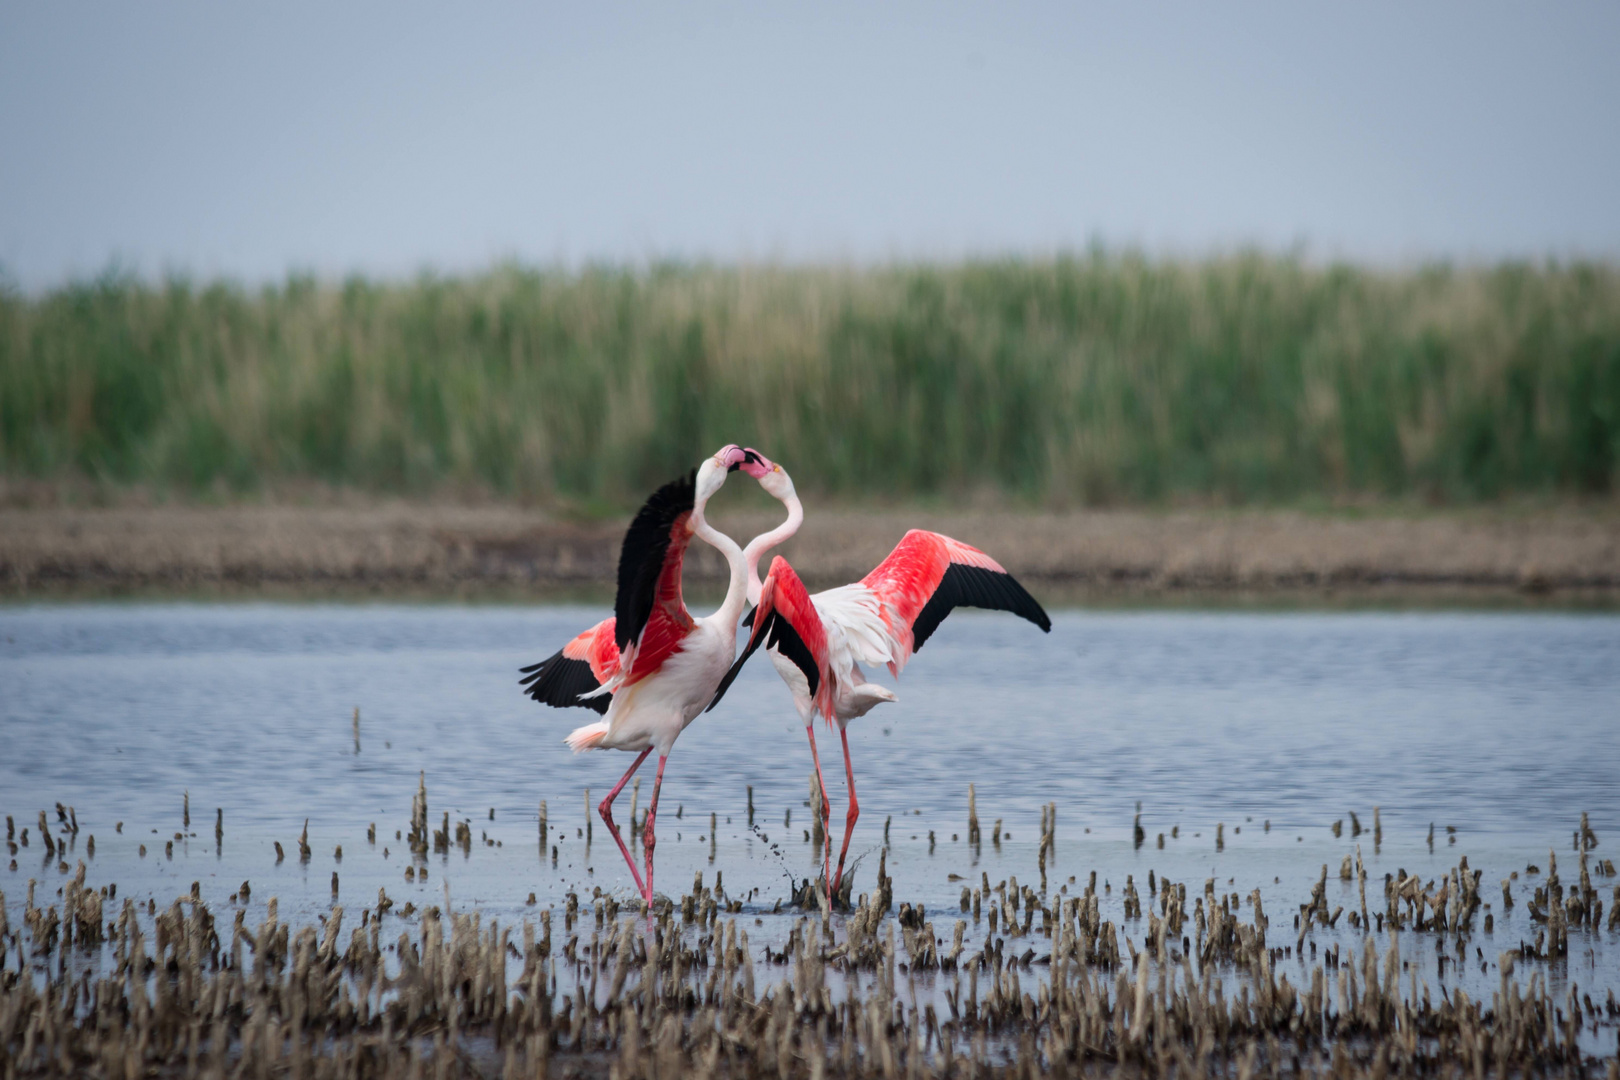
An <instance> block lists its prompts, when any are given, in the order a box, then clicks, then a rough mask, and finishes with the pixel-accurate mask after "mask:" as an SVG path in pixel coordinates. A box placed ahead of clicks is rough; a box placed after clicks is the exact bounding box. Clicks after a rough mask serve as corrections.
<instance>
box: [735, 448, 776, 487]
mask: <svg viewBox="0 0 1620 1080" xmlns="http://www.w3.org/2000/svg"><path fill="white" fill-rule="evenodd" d="M733 467H734V468H736V467H740V468H741V469H742V471H743V472H745V473H747V474H748V475H749V476H752V477H753V478H754V479H755V480H760V479H763V478H764V477H767V476H769V475H770V474H771V473H773V472H775V471H776V465H775V464H774V463H773V462H772V461H771V459H770V458H768V457H766V456H765V455H764V454H762V453H760V452H759V451H758V450H755V449H753V448H748V449H745V450H743V459H742V461H741V463H740V466H733Z"/></svg>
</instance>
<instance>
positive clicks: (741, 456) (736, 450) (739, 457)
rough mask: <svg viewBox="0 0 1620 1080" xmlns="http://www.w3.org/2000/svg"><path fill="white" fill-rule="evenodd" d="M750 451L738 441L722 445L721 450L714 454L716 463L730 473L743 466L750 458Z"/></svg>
mask: <svg viewBox="0 0 1620 1080" xmlns="http://www.w3.org/2000/svg"><path fill="white" fill-rule="evenodd" d="M748 454H749V451H747V450H744V449H743V448H742V447H740V446H738V445H737V444H736V443H731V444H730V445H728V446H724V447H721V449H720V452H719V453H717V454H715V455H714V463H715V464H716V465H718V466H720V467H721V468H722V469H724V470H726V472H728V473H733V472H736V471H737V470H738V469H739V468H741V467H742V466H743V463H744V462H745V461H746V460H747V458H748Z"/></svg>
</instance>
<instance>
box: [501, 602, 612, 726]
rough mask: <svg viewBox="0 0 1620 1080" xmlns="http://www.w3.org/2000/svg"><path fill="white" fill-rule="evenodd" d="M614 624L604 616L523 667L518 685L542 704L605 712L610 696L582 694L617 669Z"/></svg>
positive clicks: (603, 680)
mask: <svg viewBox="0 0 1620 1080" xmlns="http://www.w3.org/2000/svg"><path fill="white" fill-rule="evenodd" d="M614 623H615V620H613V619H603V620H602V621H601V622H599V623H597V624H596V625H595V626H593V627H591V628H590V629H589V630H587V631H585V632H584V633H583V634H580V635H579V636H578V637H576V638H574V640H572V641H570V642H569V643H568V644H567V645H564V646H563V647H562V648H561V649H559V650H557V651H556V652H555V653H553V654H551V655H550V656H548V657H547V658H546V659H544V660H542V661H540V662H539V663H538V664H530V665H529V666H528V667H526V668H523V669H522V671H523V675H524V678H523V679H522V680H520V681H519V683H518V685H520V686H526V687H528V689H527V690H526V691H524V692H525V693H526V694H527V695H528V696H529V697H531V698H533V699H534V700H536V701H538V702H539V703H540V704H542V705H555V706H556V707H558V708H567V707H568V706H571V705H578V706H580V707H582V708H586V709H595V710H596V711H597V712H598V713H605V712H607V710H608V703H609V702H610V701H611V700H612V698H611V697H610V696H609V695H607V694H600V695H597V696H595V697H587V698H582V695H585V694H592V693H594V692H595V691H596V690H597V689H598V688H599V687H601V685H602V684H603V683H604V682H606V681H607V680H609V679H611V678H613V677H614V676H615V675H617V674H618V672H619V646H618V644H617V643H616V642H615V641H614Z"/></svg>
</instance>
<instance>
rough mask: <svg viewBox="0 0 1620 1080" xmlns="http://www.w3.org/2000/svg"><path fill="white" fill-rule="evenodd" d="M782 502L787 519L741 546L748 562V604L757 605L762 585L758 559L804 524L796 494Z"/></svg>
mask: <svg viewBox="0 0 1620 1080" xmlns="http://www.w3.org/2000/svg"><path fill="white" fill-rule="evenodd" d="M782 504H783V505H784V506H786V507H787V512H788V516H787V520H786V521H784V522H782V524H780V525H778V526H777V527H776V528H774V529H772V530H771V531H770V532H765V533H760V534H759V535H758V536H756V537H754V538H753V539H752V540H750V541H748V546H747V547H745V548H743V560H744V561H745V562H746V563H747V564H748V602H749V603H750V604H755V605H757V604H758V603H759V591H760V589H761V588H762V587H763V583H762V582H761V581H760V580H759V560H760V559H763V558H764V557H765V553H766V552H767V551H770V550H771V548H773V547H775V546H776V545H778V544H780V543H782V542H783V541H785V540H787V539H788V538H789V537H791V536H792V535H793V534H794V533H796V532H798V531H799V526H800V525H803V524H804V506H803V505H801V504H800V502H799V497H798V496H797V495H789V496H788V497H787V498H786V499H783V500H782Z"/></svg>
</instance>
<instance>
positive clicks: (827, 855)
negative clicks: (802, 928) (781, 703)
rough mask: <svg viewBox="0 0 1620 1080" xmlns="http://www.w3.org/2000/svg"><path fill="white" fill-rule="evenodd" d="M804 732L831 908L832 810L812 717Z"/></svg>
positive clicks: (828, 906) (822, 870)
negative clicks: (816, 797)
mask: <svg viewBox="0 0 1620 1080" xmlns="http://www.w3.org/2000/svg"><path fill="white" fill-rule="evenodd" d="M804 733H805V734H806V735H808V736H810V760H811V761H814V762H815V763H816V783H817V784H818V785H820V787H821V831H822V832H823V833H824V834H825V835H826V841H825V845H826V846H825V847H823V848H822V852H821V880H822V881H823V882H824V883H826V885H827V909H828V910H829V911H830V910H832V868H831V860H832V830H831V829H829V828H827V825H828V822H829V821H830V820H831V818H832V810H831V808H830V807H829V805H828V803H827V781H826V780H824V779H822V776H821V754H820V752H819V751H817V750H816V722H815V719H814V718H812V719H811V721H810V723H808V724H806V725H804Z"/></svg>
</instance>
